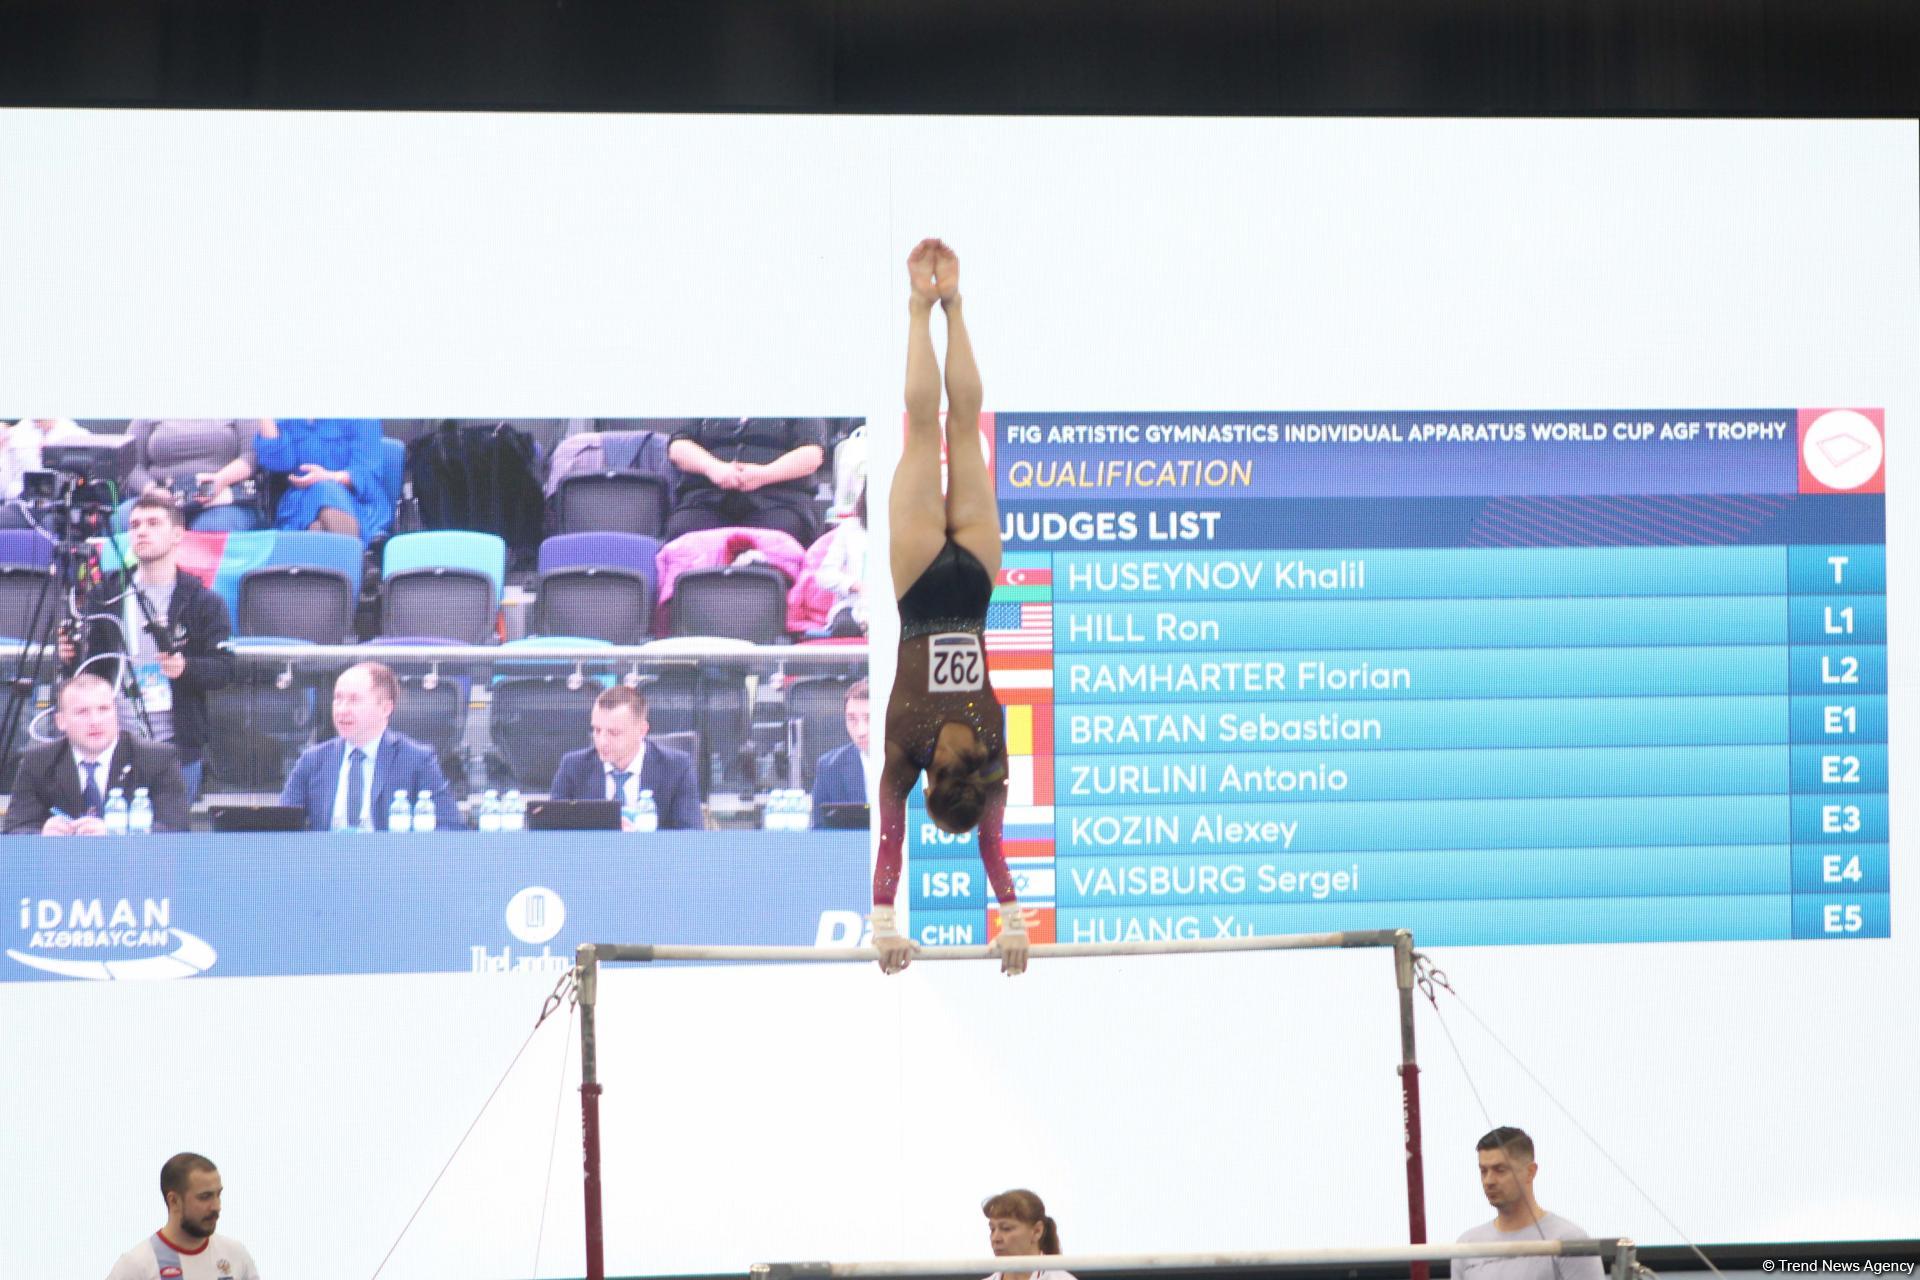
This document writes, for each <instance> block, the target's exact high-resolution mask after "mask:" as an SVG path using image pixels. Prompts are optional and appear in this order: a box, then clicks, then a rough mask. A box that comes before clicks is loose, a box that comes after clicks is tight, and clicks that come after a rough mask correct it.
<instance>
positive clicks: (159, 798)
mask: <svg viewBox="0 0 1920 1280" xmlns="http://www.w3.org/2000/svg"><path fill="white" fill-rule="evenodd" d="M53 705H54V716H53V721H54V723H55V724H56V725H58V726H59V727H60V732H61V733H62V734H64V735H65V736H64V737H62V738H60V739H59V740H58V741H56V742H46V743H42V744H41V745H39V746H37V747H34V748H33V749H32V750H31V751H28V752H27V753H26V754H25V755H23V756H21V757H20V772H19V773H18V774H16V775H15V777H14V780H13V800H12V802H11V803H10V804H9V805H8V806H7V834H8V835H31V834H33V833H34V832H39V833H40V834H41V835H43V836H103V835H105V834H107V824H106V823H105V822H104V821H103V820H102V819H101V814H102V812H104V811H105V809H106V807H107V794H108V793H109V792H110V791H112V790H113V789H114V788H115V787H119V788H121V789H122V790H123V791H124V792H125V793H126V797H127V800H128V802H129V803H131V802H132V800H133V793H134V791H135V790H136V789H137V788H140V787H145V788H146V789H147V797H148V799H150V800H151V801H152V802H153V829H154V830H155V831H185V830H186V829H187V784H186V780H185V779H184V778H182V777H181V776H180V758H179V756H178V755H176V754H175V753H174V749H173V748H172V747H170V746H168V745H167V744H165V743H163V742H148V741H147V740H146V739H145V738H141V737H136V736H135V735H133V734H131V733H122V732H120V714H119V710H118V708H117V707H116V706H115V705H114V697H113V686H112V685H111V684H108V683H107V682H106V681H105V680H103V679H101V678H100V677H99V676H95V675H78V676H75V677H73V679H71V680H69V681H67V682H66V683H65V684H63V685H61V686H60V689H59V691H58V692H57V693H55V694H54V702H53Z"/></svg>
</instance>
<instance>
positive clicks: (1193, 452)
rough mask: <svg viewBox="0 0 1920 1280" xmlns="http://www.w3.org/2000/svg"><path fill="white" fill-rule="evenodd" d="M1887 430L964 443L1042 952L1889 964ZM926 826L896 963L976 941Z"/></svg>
mask: <svg viewBox="0 0 1920 1280" xmlns="http://www.w3.org/2000/svg"><path fill="white" fill-rule="evenodd" d="M1884 425H1885V424H1884V421H1883V418H1882V415H1881V414H1880V413H1879V412H1878V411H1877V410H1872V409H1837V410H1834V409H1828V410H1819V409H1800V410H1794V409H1784V410H1783V409H1737V410H1685V411H1659V410H1630V411H1614V410H1604V411H1585V412H1573V411H1566V412H1552V413H1511V414H1501V415H1488V414H1461V413H1432V414H1391V415H1345V416H1341V415H1311V414H1270V415H1253V414H1191V415H1169V414H1135V415H1114V414H1104V415H1097V416H1074V415H1064V414H1015V413H1002V414H998V415H994V416H993V417H991V418H988V419H985V420H983V423H982V428H983V434H984V439H985V441H986V443H987V445H988V447H989V448H990V450H991V455H992V463H993V468H994V474H995V479H996V483H997V485H998V490H999V496H1000V503H1001V522H1002V526H1003V532H1004V535H1005V541H1006V548H1007V555H1006V562H1005V564H1004V566H1003V567H1002V570H1001V573H1000V576H999V580H998V583H997V584H996V589H995V593H994V603H993V606H992V609H991V611H990V616H989V618H988V655H989V667H990V670H991V673H992V678H993V681H994V685H995V687H996V689H997V691H998V693H999V695H1000V698H1001V701H1002V702H1003V703H1005V704H1006V707H1007V718H1008V740H1009V749H1010V755H1011V760H1010V770H1009V776H1010V779H1011V782H1010V786H1011V795H1010V797H1009V810H1008V828H1007V835H1008V852H1009V855H1010V858H1011V860H1012V865H1013V867H1014V870H1015V873H1016V881H1017V883H1018V884H1019V885H1020V890H1021V896H1022V899H1023V900H1024V901H1026V902H1027V903H1029V904H1030V905H1031V906H1032V907H1033V908H1034V925H1035V927H1036V930H1037V933H1038V936H1040V937H1042V938H1045V939H1048V940H1053V939H1057V940H1059V941H1114V940H1125V939H1135V938H1158V937H1214V936H1221V935H1234V934H1249V933H1291V932H1307V931H1319V930H1333V929H1363V928H1378V927H1396V926H1404V927H1408V928H1411V929H1413V930H1414V931H1415V933H1416V935H1417V936H1418V937H1420V939H1421V940H1422V941H1423V942H1428V943H1433V944H1447V943H1452V944H1484V943H1509V942H1510V943H1554V942H1603V941H1663V940H1672V941H1677V940H1713V939H1735V938H1829V939H1845V938H1863V937H1886V936H1888V935H1889V933H1890V930H1891V921H1890V920H1889V918H1888V916H1889V913H1888V897H1887V885H1888V874H1889V870H1888V839H1887V787H1888V779H1887V749H1886V742H1887V698H1886V691H1887V637H1886V617H1887V610H1886V584H1887V566H1886V559H1885V537H1886V535H1885V500H1884V492H1885V467H1884V457H1883V454H1884V445H1883V431H1884ZM909 832H910V841H911V844H910V848H911V857H912V862H911V864H910V879H909V884H910V886H911V897H910V901H911V905H912V911H913V928H914V932H915V934H916V936H917V937H919V938H920V939H922V940H923V941H927V942H933V943H939V942H956V941H963V940H973V941H978V940H980V939H981V938H982V937H984V936H986V935H987V934H988V932H989V930H990V929H991V927H992V924H991V920H990V917H989V914H988V912H987V911H986V910H985V908H986V905H987V892H986V886H985V884H984V881H983V878H982V876H981V874H980V871H979V863H978V861H977V855H976V850H975V845H974V841H973V840H972V838H971V837H968V838H964V839H956V838H953V837H948V836H946V835H944V834H943V833H941V832H940V831H939V830H938V829H937V828H936V827H934V826H933V825H932V824H931V823H930V822H928V821H927V820H926V816H925V811H924V808H921V807H920V806H919V797H918V796H917V795H916V798H915V807H914V809H913V811H912V821H911V823H910V826H909Z"/></svg>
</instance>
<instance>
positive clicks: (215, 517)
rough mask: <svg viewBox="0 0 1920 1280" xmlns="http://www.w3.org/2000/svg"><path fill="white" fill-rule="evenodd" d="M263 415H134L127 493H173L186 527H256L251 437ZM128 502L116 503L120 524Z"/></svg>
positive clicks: (256, 467) (128, 509)
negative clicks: (131, 464)
mask: <svg viewBox="0 0 1920 1280" xmlns="http://www.w3.org/2000/svg"><path fill="white" fill-rule="evenodd" d="M267 421H268V419H265V418H136V419H134V420H133V421H132V422H130V423H128V424H127V434H128V435H129V436H131V437H133V442H134V449H135V453H134V466H133V472H132V474H131V475H129V476H128V477H127V487H126V492H128V493H129V494H132V495H133V496H134V497H136V498H137V497H139V496H140V495H142V494H145V493H148V492H151V491H153V490H155V489H159V490H163V491H166V492H170V493H172V494H173V497H174V501H175V502H177V503H179V505H180V508H181V510H182V511H184V512H185V513H186V517H187V527H188V528H190V529H195V530H198V531H200V532H203V533H242V532H245V531H247V530H249V529H258V528H259V527H260V526H261V524H262V523H264V521H263V518H262V516H261V513H260V505H259V501H258V497H257V494H256V491H255V488H254V475H255V473H256V472H257V471H258V470H259V460H258V458H257V457H256V456H255V453H254V440H255V439H256V438H257V437H258V436H259V434H260V428H261V424H262V423H264V422H267ZM131 514H132V504H131V503H126V504H123V505H122V506H121V509H120V511H119V513H118V515H119V519H118V520H117V521H116V523H120V524H124V523H125V521H126V519H127V518H128V517H129V516H130V515H131Z"/></svg>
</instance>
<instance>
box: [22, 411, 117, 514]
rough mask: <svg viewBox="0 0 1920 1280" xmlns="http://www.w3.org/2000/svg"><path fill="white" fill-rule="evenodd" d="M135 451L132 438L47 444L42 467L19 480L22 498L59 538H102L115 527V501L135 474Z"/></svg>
mask: <svg viewBox="0 0 1920 1280" xmlns="http://www.w3.org/2000/svg"><path fill="white" fill-rule="evenodd" d="M135 452H136V447H135V444H134V440H133V437H132V436H109V435H102V436H95V437H94V438H93V439H91V440H88V441H86V442H84V443H74V444H60V445H47V446H46V447H45V448H43V449H42V450H41V451H40V460H41V462H42V464H43V469H42V470H39V471H29V472H26V473H25V474H24V475H22V476H21V478H20V497H21V500H22V501H23V502H25V503H26V504H27V505H28V506H29V508H30V509H31V510H32V511H33V513H34V515H35V516H36V517H37V518H39V519H40V521H41V522H42V523H43V524H45V525H47V526H49V527H50V531H51V532H52V533H53V534H54V536H56V537H59V538H63V539H75V538H92V537H97V536H99V535H101V534H104V533H106V532H107V531H108V530H109V529H110V528H111V527H112V525H113V505H114V498H115V496H116V495H117V494H118V493H119V491H120V487H121V486H122V485H124V484H126V481H127V477H128V476H129V475H131V474H132V473H133V462H134V455H135Z"/></svg>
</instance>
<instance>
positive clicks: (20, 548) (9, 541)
mask: <svg viewBox="0 0 1920 1280" xmlns="http://www.w3.org/2000/svg"><path fill="white" fill-rule="evenodd" d="M656 550H657V548H656ZM52 563H53V543H52V542H51V541H49V540H48V539H47V537H46V536H45V535H44V534H42V533H40V532H39V531H38V530H34V529H0V565H16V564H17V565H26V566H28V567H29V568H34V569H41V568H45V567H46V566H47V565H50V564H52Z"/></svg>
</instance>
